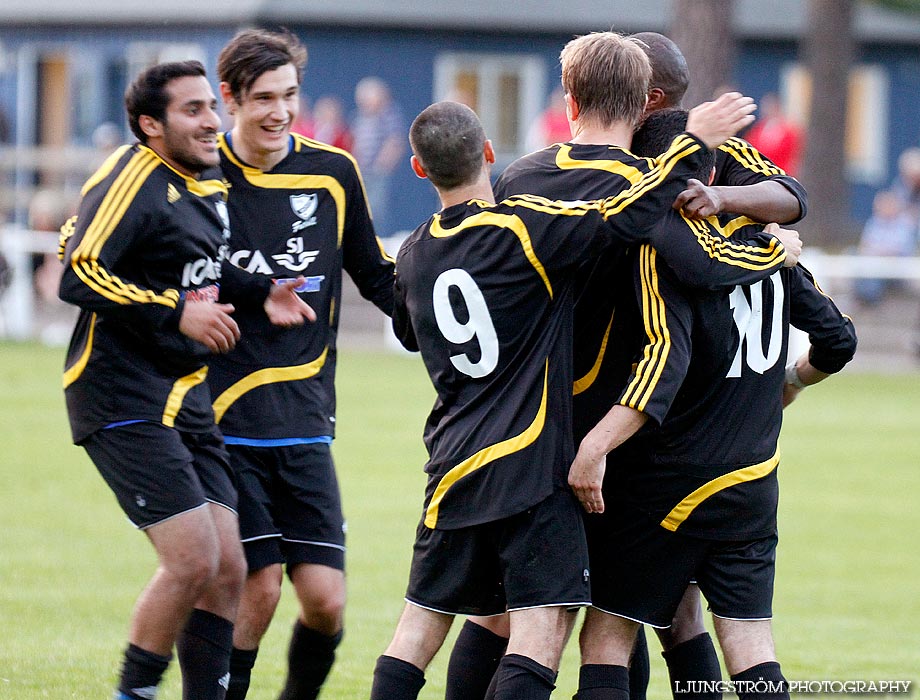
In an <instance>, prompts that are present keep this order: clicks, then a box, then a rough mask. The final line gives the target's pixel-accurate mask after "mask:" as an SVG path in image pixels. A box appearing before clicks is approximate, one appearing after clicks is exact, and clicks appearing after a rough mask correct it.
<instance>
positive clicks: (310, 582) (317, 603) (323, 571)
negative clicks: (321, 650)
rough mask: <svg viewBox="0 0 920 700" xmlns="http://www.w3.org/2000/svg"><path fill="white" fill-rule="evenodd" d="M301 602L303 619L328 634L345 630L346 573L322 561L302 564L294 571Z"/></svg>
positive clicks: (317, 629)
mask: <svg viewBox="0 0 920 700" xmlns="http://www.w3.org/2000/svg"><path fill="white" fill-rule="evenodd" d="M291 581H292V582H293V584H294V590H295V591H296V592H297V598H298V600H299V601H300V608H301V621H302V622H303V623H304V624H305V625H306V626H307V627H309V628H310V629H313V630H316V631H317V632H321V633H323V634H326V635H333V634H336V633H337V632H338V631H339V630H341V629H342V620H343V618H344V614H345V598H346V595H345V575H344V573H343V572H341V571H339V570H338V569H333V568H331V567H328V566H321V565H318V564H301V565H300V566H298V567H296V568H295V569H294V570H293V571H292V572H291Z"/></svg>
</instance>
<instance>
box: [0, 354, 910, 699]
mask: <svg viewBox="0 0 920 700" xmlns="http://www.w3.org/2000/svg"><path fill="white" fill-rule="evenodd" d="M62 356H63V351H62V350H60V349H47V348H44V347H41V346H38V345H14V344H0V444H2V445H3V448H4V449H3V453H4V456H3V460H2V462H0V484H2V488H0V699H6V698H9V699H10V700H34V699H35V698H55V699H60V698H108V697H110V693H111V687H112V685H113V682H114V678H115V675H116V673H117V664H118V660H119V657H120V653H121V648H122V645H123V644H124V640H125V633H126V629H127V621H128V617H129V614H130V610H131V606H132V604H133V602H134V599H135V598H136V596H137V594H138V593H139V591H140V589H141V588H142V586H143V585H144V583H145V581H146V580H147V578H148V577H149V576H150V574H151V573H152V570H153V565H154V560H153V557H152V555H151V551H150V548H149V546H148V544H147V542H146V539H145V538H144V536H143V535H141V534H139V533H137V532H135V531H134V530H133V529H132V528H131V526H130V525H129V524H128V523H127V521H126V520H125V519H124V517H123V516H122V515H121V511H120V510H119V508H118V506H117V504H116V503H115V500H114V498H113V497H112V496H111V495H110V493H109V492H108V490H107V489H106V487H105V485H104V484H103V482H102V480H101V479H100V478H99V476H98V475H97V474H96V472H95V469H94V468H93V466H92V465H91V464H90V462H89V461H88V459H87V458H86V457H85V455H84V454H83V452H82V450H80V449H79V448H76V447H73V446H72V445H71V444H70V440H69V434H68V429H67V423H66V417H65V414H64V406H63V398H62V393H61V390H60V367H61V362H62ZM339 367H340V374H339V416H338V417H339V421H338V426H339V428H338V430H339V435H338V440H337V441H336V445H335V455H336V461H337V464H338V468H339V473H340V476H341V481H342V489H343V494H344V500H345V508H346V513H347V515H348V524H349V531H348V537H349V540H348V545H349V554H348V558H349V579H348V580H349V595H350V603H349V608H348V612H347V621H346V634H345V640H344V642H343V643H342V646H341V647H340V651H339V662H338V664H337V665H336V667H335V669H334V671H333V674H332V676H331V677H330V680H329V682H328V685H327V688H326V691H325V693H324V697H325V698H327V700H333V699H334V700H352V699H354V700H359V699H363V698H366V697H367V695H368V689H369V685H370V676H371V672H372V669H373V665H374V660H375V658H376V657H377V655H379V654H380V652H381V651H382V650H383V648H384V647H385V646H386V644H387V641H388V640H389V637H390V634H391V632H392V629H393V626H394V623H395V621H396V618H397V616H398V613H399V611H400V609H401V607H402V594H403V591H404V588H405V583H406V571H407V566H408V561H409V556H410V552H411V543H412V538H413V533H414V529H415V524H416V522H417V519H418V516H419V514H420V512H421V511H420V509H421V499H422V493H423V488H424V475H423V473H422V471H421V467H422V464H423V463H424V450H423V447H422V443H421V437H420V436H421V428H422V423H423V420H424V416H425V415H426V413H427V410H428V408H429V406H430V403H431V400H432V398H433V394H432V391H431V389H430V387H429V386H428V382H427V377H426V376H425V374H424V371H423V369H422V367H421V364H420V362H418V361H417V358H412V357H408V356H405V355H400V354H376V353H362V352H354V351H352V352H345V353H342V356H341V357H340V363H339ZM918 403H920V374H913V375H904V376H882V375H858V374H851V375H848V374H846V373H844V374H843V375H841V376H840V377H837V378H834V379H832V380H831V381H828V382H827V383H825V384H823V385H822V386H820V387H816V388H814V389H809V390H808V391H807V392H805V393H804V394H803V395H802V396H801V398H800V400H799V401H798V402H796V404H794V405H793V406H792V407H791V408H790V409H789V411H788V414H787V425H786V428H785V431H784V434H783V437H782V449H783V455H784V459H783V465H782V468H781V469H782V472H781V483H782V503H781V514H780V525H781V543H780V553H779V571H778V582H777V596H776V598H777V599H776V605H775V609H776V636H777V639H778V650H779V654H780V658H781V661H782V662H783V666H784V669H785V671H786V676H787V677H789V678H795V679H900V678H909V679H914V680H917V679H918V671H917V669H918V668H920V584H918V581H920V547H918V544H917V537H918V533H920V429H918V428H920V422H918V413H917V407H918ZM293 616H294V606H293V601H292V597H291V591H290V590H289V589H286V590H285V595H284V598H283V601H282V606H281V608H280V610H279V615H278V618H277V619H276V623H275V624H274V625H273V627H272V629H271V630H270V631H269V634H268V636H267V638H266V639H265V641H264V643H263V647H262V652H261V655H260V658H259V663H258V665H257V667H256V671H255V673H254V682H253V689H252V691H251V692H250V696H249V697H250V698H252V700H274V698H275V697H276V694H277V691H278V688H279V686H280V683H281V680H282V675H283V665H282V661H283V657H284V648H285V644H286V641H287V634H288V630H289V627H290V623H291V621H292V620H293ZM651 646H652V647H653V648H656V642H654V641H651ZM446 657H447V654H446V653H442V654H441V655H439V656H438V657H437V659H436V660H435V663H434V665H433V667H432V668H431V669H430V670H429V672H428V679H429V680H428V684H427V685H426V687H425V689H424V690H423V692H422V696H421V697H422V698H424V699H426V700H433V699H434V698H437V697H443V675H444V668H445V665H446ZM653 657H655V658H653V659H652V664H653V666H652V676H653V681H652V688H651V691H650V697H651V698H653V699H658V698H666V697H669V692H668V689H667V685H666V681H665V672H664V669H663V666H662V664H661V661H660V659H659V658H658V656H657V653H655V652H653ZM577 663H578V662H577V653H576V649H575V645H574V644H572V645H570V647H569V649H568V650H567V652H566V657H565V659H564V661H563V670H562V673H561V675H560V679H559V684H558V686H559V690H558V691H557V692H556V693H555V697H559V698H568V697H571V695H572V694H573V693H574V690H575V681H574V679H575V677H576V671H577ZM179 697H180V692H179V689H178V677H177V674H176V673H174V672H172V673H171V674H170V676H169V678H168V680H167V683H166V684H165V687H164V689H163V691H162V692H161V694H160V698H161V700H178V698H179Z"/></svg>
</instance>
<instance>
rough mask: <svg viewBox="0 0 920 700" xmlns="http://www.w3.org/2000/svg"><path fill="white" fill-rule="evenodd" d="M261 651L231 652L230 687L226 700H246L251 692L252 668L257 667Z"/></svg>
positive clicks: (234, 649) (228, 687)
mask: <svg viewBox="0 0 920 700" xmlns="http://www.w3.org/2000/svg"><path fill="white" fill-rule="evenodd" d="M258 654H259V649H258V647H256V648H255V649H237V648H236V647H233V651H232V652H230V685H228V686H227V698H226V700H245V698H246V693H248V692H249V680H250V678H251V677H252V667H253V666H255V665H256V656H257V655H258Z"/></svg>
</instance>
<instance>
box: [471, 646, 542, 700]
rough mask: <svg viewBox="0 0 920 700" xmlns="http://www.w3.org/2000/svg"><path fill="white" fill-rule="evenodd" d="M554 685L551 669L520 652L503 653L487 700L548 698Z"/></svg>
mask: <svg viewBox="0 0 920 700" xmlns="http://www.w3.org/2000/svg"><path fill="white" fill-rule="evenodd" d="M555 687H556V674H555V673H554V672H553V670H552V669H549V668H547V667H546V666H544V665H543V664H541V663H538V662H536V661H534V660H533V659H531V658H529V657H527V656H521V655H520V654H505V655H504V656H503V657H502V660H501V661H500V662H499V663H498V669H497V670H496V671H495V676H494V678H493V679H492V683H491V684H490V685H489V689H488V690H487V691H486V698H487V699H488V700H548V699H549V695H550V693H552V692H553V688H555Z"/></svg>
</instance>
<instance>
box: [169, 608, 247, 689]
mask: <svg viewBox="0 0 920 700" xmlns="http://www.w3.org/2000/svg"><path fill="white" fill-rule="evenodd" d="M232 649H233V623H232V622H230V620H228V619H226V618H224V617H221V616H220V615H215V614H214V613H212V612H208V611H207V610H199V609H195V610H192V614H191V615H189V618H188V622H186V623H185V629H183V630H182V632H181V634H179V638H178V639H177V640H176V656H178V657H179V666H180V667H181V668H182V698H183V700H224V698H225V695H226V692H227V685H228V684H229V682H230V651H231V650H232Z"/></svg>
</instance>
